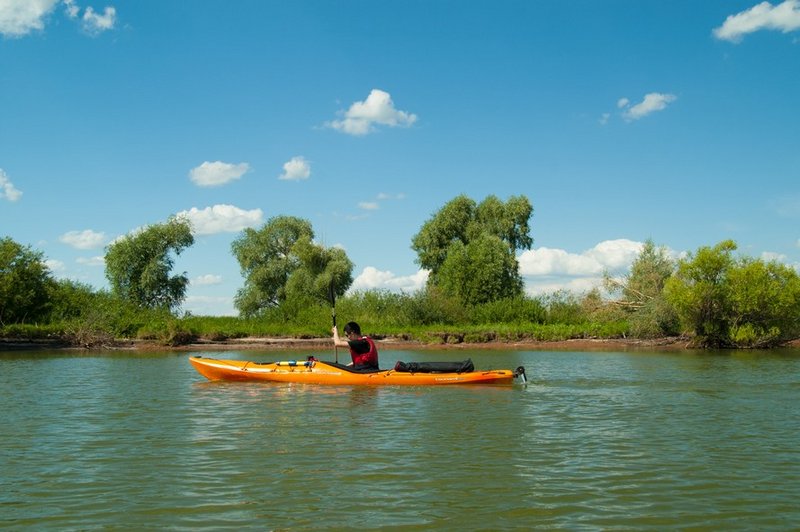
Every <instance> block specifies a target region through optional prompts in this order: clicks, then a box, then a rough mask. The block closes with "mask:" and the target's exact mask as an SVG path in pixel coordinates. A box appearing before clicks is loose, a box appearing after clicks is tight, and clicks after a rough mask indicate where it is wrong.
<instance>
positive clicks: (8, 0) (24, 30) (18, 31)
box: [0, 0, 117, 37]
mask: <svg viewBox="0 0 800 532" xmlns="http://www.w3.org/2000/svg"><path fill="white" fill-rule="evenodd" d="M59 3H63V5H64V11H65V13H66V15H67V17H69V18H70V19H73V20H80V22H81V26H82V28H83V30H84V31H86V32H87V33H89V34H91V35H97V34H99V33H102V32H104V31H107V30H111V29H113V28H114V25H115V24H116V19H117V10H116V9H115V8H114V7H111V6H107V7H106V8H105V9H103V12H102V13H98V12H96V11H95V10H94V8H92V7H87V8H86V9H85V10H84V12H83V16H81V14H80V13H81V8H80V6H78V4H77V3H76V2H75V0H63V1H62V0H0V34H2V35H3V36H5V37H23V36H25V35H28V34H29V33H31V32H33V31H41V30H43V29H44V26H45V23H46V22H47V18H48V16H49V15H50V13H51V12H52V11H53V10H54V8H55V7H56V5H58V4H59Z"/></svg>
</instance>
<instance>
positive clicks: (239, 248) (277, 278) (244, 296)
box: [231, 216, 353, 316]
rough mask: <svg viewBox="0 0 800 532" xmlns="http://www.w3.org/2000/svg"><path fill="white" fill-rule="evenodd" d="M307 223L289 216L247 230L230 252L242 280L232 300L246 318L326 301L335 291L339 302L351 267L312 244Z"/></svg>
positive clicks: (336, 252)
mask: <svg viewBox="0 0 800 532" xmlns="http://www.w3.org/2000/svg"><path fill="white" fill-rule="evenodd" d="M313 239H314V231H313V230H312V228H311V223H310V222H308V221H307V220H304V219H302V218H296V217H293V216H276V217H274V218H271V219H269V220H268V221H267V223H266V224H264V226H263V227H262V228H261V229H259V230H255V229H250V228H248V229H245V230H244V231H243V232H242V233H241V235H240V236H239V237H238V238H237V239H236V240H235V241H234V242H233V244H232V245H231V249H232V250H233V254H234V256H235V257H236V259H237V260H238V261H239V266H240V267H241V270H242V275H244V278H245V284H244V287H242V288H241V289H240V290H239V291H238V292H237V294H236V298H235V301H234V302H235V305H236V308H237V309H238V310H239V312H240V313H242V314H243V315H245V316H253V315H257V314H259V313H261V312H263V311H264V310H266V309H268V308H272V307H277V306H279V305H281V304H283V303H285V302H286V301H292V302H293V303H295V306H296V307H298V306H299V305H302V304H309V303H312V302H319V301H321V300H324V299H326V297H327V295H328V290H329V288H330V287H331V286H333V288H334V293H335V295H339V296H341V295H342V294H344V292H345V291H346V290H347V289H348V288H349V287H350V285H351V284H352V283H353V277H352V271H353V263H352V262H350V260H349V259H348V258H347V255H346V253H345V252H344V250H342V249H339V248H326V247H324V246H321V245H319V244H316V243H314V240H313Z"/></svg>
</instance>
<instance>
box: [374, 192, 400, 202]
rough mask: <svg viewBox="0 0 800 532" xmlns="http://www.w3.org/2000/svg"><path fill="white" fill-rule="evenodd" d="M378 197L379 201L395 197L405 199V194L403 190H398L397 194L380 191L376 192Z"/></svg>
mask: <svg viewBox="0 0 800 532" xmlns="http://www.w3.org/2000/svg"><path fill="white" fill-rule="evenodd" d="M378 199H379V200H381V201H384V200H393V199H395V200H404V199H406V195H405V193H403V192H400V193H398V194H388V193H386V192H380V193H378Z"/></svg>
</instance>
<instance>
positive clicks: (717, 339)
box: [665, 240, 800, 347]
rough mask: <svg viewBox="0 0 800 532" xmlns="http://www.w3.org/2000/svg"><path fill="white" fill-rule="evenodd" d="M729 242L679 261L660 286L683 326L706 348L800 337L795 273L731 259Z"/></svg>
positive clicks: (733, 245) (782, 266) (765, 343)
mask: <svg viewBox="0 0 800 532" xmlns="http://www.w3.org/2000/svg"><path fill="white" fill-rule="evenodd" d="M736 249H737V246H736V243H735V242H733V241H732V240H725V241H723V242H720V243H719V244H717V245H716V246H714V247H708V246H704V247H701V248H699V249H698V250H697V251H696V252H695V253H692V254H689V255H688V256H687V257H686V258H685V259H683V260H681V261H679V263H678V270H677V272H676V273H675V275H674V276H673V277H671V278H670V279H669V281H668V282H667V284H666V287H665V294H666V297H667V299H668V300H669V301H670V302H671V303H672V304H673V305H674V306H675V308H676V309H677V311H678V314H679V316H680V317H681V321H682V323H683V324H684V326H685V327H686V328H687V329H688V330H690V331H692V332H693V333H694V334H695V336H696V338H697V342H698V343H700V344H702V345H706V346H710V347H769V346H773V345H778V344H781V343H783V342H785V341H787V340H790V339H793V338H796V337H797V336H798V335H800V276H798V274H797V272H796V271H795V270H794V269H792V268H790V267H788V266H786V265H785V264H780V263H777V262H775V261H770V262H766V261H763V260H757V259H753V258H750V257H741V258H737V257H735V256H734V255H733V252H734V251H735V250H736Z"/></svg>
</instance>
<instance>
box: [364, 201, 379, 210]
mask: <svg viewBox="0 0 800 532" xmlns="http://www.w3.org/2000/svg"><path fill="white" fill-rule="evenodd" d="M358 206H359V208H361V209H364V210H365V211H377V210H378V209H380V208H381V206H380V205H379V204H378V202H377V201H360V202H358Z"/></svg>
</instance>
